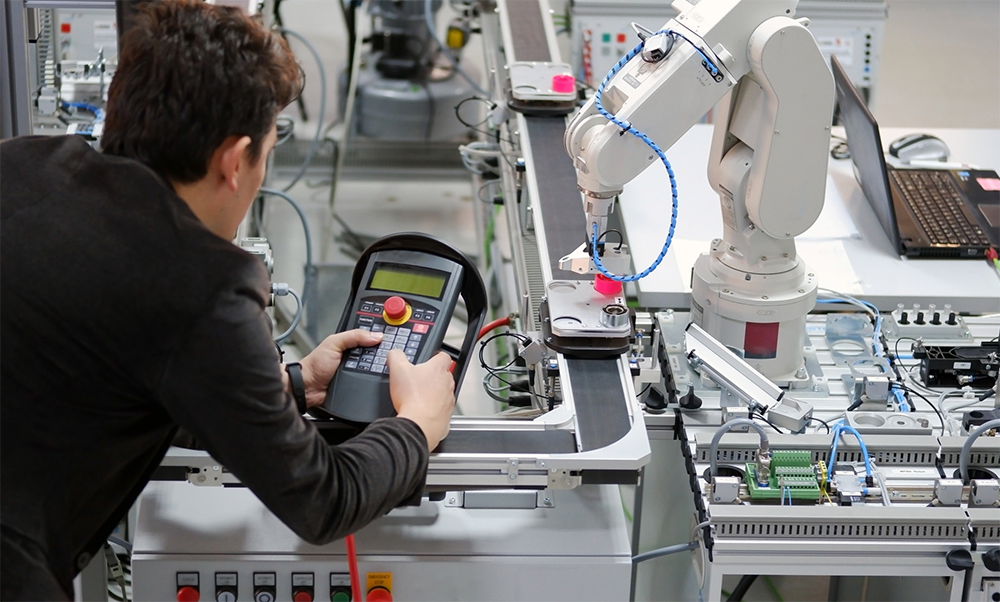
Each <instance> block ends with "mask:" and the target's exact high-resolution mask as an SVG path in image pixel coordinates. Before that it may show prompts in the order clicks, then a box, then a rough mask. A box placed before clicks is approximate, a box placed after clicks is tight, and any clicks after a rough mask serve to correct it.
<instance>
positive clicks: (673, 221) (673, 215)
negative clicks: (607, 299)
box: [590, 29, 719, 282]
mask: <svg viewBox="0 0 1000 602" xmlns="http://www.w3.org/2000/svg"><path fill="white" fill-rule="evenodd" d="M659 34H667V35H671V36H676V37H678V38H681V39H682V40H684V41H685V42H687V43H688V44H691V47H692V48H694V49H695V51H696V52H697V53H698V54H700V55H701V56H702V57H703V58H704V59H705V64H706V66H707V67H708V69H709V71H710V72H711V73H712V75H713V76H715V75H717V74H718V73H719V68H718V67H716V66H715V63H714V62H713V61H712V60H711V59H709V58H708V56H707V55H706V54H705V53H704V52H702V51H701V49H700V48H698V47H697V46H696V45H695V44H694V43H693V42H692V41H691V40H689V39H687V38H686V37H684V36H683V35H681V34H679V33H677V32H675V31H671V30H669V29H661V30H660V31H658V32H656V33H655V34H653V35H659ZM644 44H645V40H644V41H642V42H640V43H639V44H637V45H636V47H635V48H633V49H632V50H631V51H630V52H629V53H628V54H626V55H625V56H624V57H622V58H621V59H620V60H619V61H618V63H617V64H616V65H615V66H614V67H612V68H611V71H609V72H608V74H607V75H606V76H604V80H603V81H602V82H601V85H600V86H598V87H597V91H596V92H595V93H594V107H595V108H597V112H598V113H600V114H601V115H602V116H603V117H604V118H605V119H607V120H608V121H610V122H611V123H613V124H615V125H617V126H618V127H620V128H622V131H623V133H624V132H628V133H629V134H632V135H633V136H635V137H636V138H638V139H639V140H641V141H642V142H643V143H645V144H646V146H648V147H649V148H650V149H652V151H653V152H654V153H656V155H657V156H658V157H659V158H660V161H661V162H662V163H663V166H664V167H666V168H667V176H669V178H670V197H671V211H670V229H669V230H668V231H667V239H666V240H665V241H664V242H663V248H662V249H661V250H660V254H659V255H657V257H656V259H655V260H654V261H653V264H652V265H650V266H649V267H648V268H646V269H645V270H643V271H642V272H640V273H638V274H633V275H631V276H620V275H617V274H612V273H611V272H609V271H608V270H607V269H606V268H605V267H604V265H603V264H602V263H601V258H600V256H599V255H598V250H597V237H598V234H599V233H598V231H597V224H594V233H593V235H592V238H591V244H590V252H591V256H592V258H593V260H594V265H595V266H596V267H597V270H598V271H599V272H600V273H601V274H603V275H604V276H605V277H606V278H609V279H611V280H615V281H617V282H635V281H636V280H639V279H640V278H645V277H646V276H648V275H649V274H650V273H652V271H653V270H655V269H656V268H657V266H659V265H660V262H661V261H663V258H664V257H665V256H666V255H667V251H669V250H670V243H671V242H672V241H673V238H674V229H675V228H676V227H677V180H676V179H674V170H673V168H672V167H671V166H670V161H668V160H667V156H666V155H665V154H664V153H663V150H662V149H660V147H659V146H658V145H657V144H656V143H655V142H653V141H652V140H651V139H650V138H649V136H647V135H646V134H644V133H642V132H640V131H639V130H637V129H635V128H634V127H632V124H630V123H629V122H627V121H622V120H620V119H618V118H617V117H615V116H614V115H612V114H611V113H610V112H608V110H607V109H605V108H604V105H603V104H602V102H601V97H602V96H603V95H604V88H605V87H607V85H608V83H609V82H610V81H611V78H612V77H614V76H615V74H616V73H618V71H620V70H621V68H622V67H624V66H625V65H626V64H628V62H629V61H630V60H632V59H633V58H634V57H635V56H636V55H637V54H639V52H641V51H642V47H643V45H644Z"/></svg>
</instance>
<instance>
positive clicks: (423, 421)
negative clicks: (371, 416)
mask: <svg viewBox="0 0 1000 602" xmlns="http://www.w3.org/2000/svg"><path fill="white" fill-rule="evenodd" d="M386 363H387V364H388V366H389V396H390V397H392V405H393V406H394V407H395V408H396V413H397V414H398V415H399V417H401V418H408V419H410V420H412V421H413V422H416V423H417V426H419V427H420V430H422V431H423V432H424V436H425V437H426V438H427V449H428V450H430V451H433V450H434V448H435V447H437V446H438V443H440V442H441V440H442V439H444V438H445V436H447V435H448V428H449V427H450V425H451V412H452V410H454V409H455V380H454V379H453V378H452V375H451V364H452V361H451V357H449V356H448V354H447V353H444V352H443V351H442V352H441V353H438V354H437V355H435V356H434V357H432V358H431V359H429V360H427V361H426V362H424V363H422V364H418V365H416V366H414V365H413V364H411V363H410V362H409V361H407V359H406V355H404V354H403V352H402V351H400V350H398V349H394V350H392V351H390V352H389V357H388V359H387V360H386Z"/></svg>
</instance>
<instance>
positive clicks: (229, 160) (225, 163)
mask: <svg viewBox="0 0 1000 602" xmlns="http://www.w3.org/2000/svg"><path fill="white" fill-rule="evenodd" d="M249 146H250V136H230V137H228V138H226V139H225V140H224V141H223V142H222V144H221V145H220V146H219V148H217V149H216V150H215V157H214V158H215V163H216V165H218V169H219V175H220V176H221V177H222V180H223V182H224V185H225V186H226V187H227V188H229V190H231V191H233V192H235V191H236V189H237V188H238V182H237V176H239V173H240V170H241V169H246V168H247V166H246V165H243V162H244V160H245V158H246V157H245V155H244V153H245V152H246V150H247V148H249Z"/></svg>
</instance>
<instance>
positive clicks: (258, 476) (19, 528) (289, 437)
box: [0, 137, 428, 600]
mask: <svg viewBox="0 0 1000 602" xmlns="http://www.w3.org/2000/svg"><path fill="white" fill-rule="evenodd" d="M0 169H2V175H0V271H2V286H0V308H2V313H0V325H2V328H0V336H2V346H0V390H2V401H0V429H2V436H0V457H2V460H0V483H2V488H3V489H2V496H0V504H2V505H0V541H2V544H3V547H2V556H0V562H2V564H3V567H2V582H0V583H2V590H3V591H2V597H3V599H5V600H6V599H16V598H35V599H43V598H47V597H51V596H55V595H58V594H59V593H60V591H59V590H61V592H62V594H63V595H65V596H71V595H72V578H73V576H74V575H75V574H76V573H77V572H78V571H79V570H80V569H82V568H83V567H84V566H86V564H87V562H88V561H89V560H90V558H91V557H92V556H93V555H95V554H97V553H98V551H99V550H100V547H101V545H102V543H103V541H104V539H105V538H106V537H107V535H108V534H109V533H110V531H111V530H112V528H113V527H114V526H115V524H116V523H117V521H118V520H120V518H121V517H122V515H123V514H124V512H125V511H126V510H127V509H128V507H129V506H130V505H131V504H132V503H133V502H134V501H135V499H136V497H137V496H138V494H139V493H140V491H141V490H142V488H143V487H144V486H145V484H146V482H147V481H148V479H149V476H150V475H151V473H152V471H153V470H154V469H155V468H156V467H157V465H158V464H159V462H160V460H161V459H162V457H163V454H164V453H165V451H166V449H167V447H168V445H169V442H170V440H171V438H172V436H173V433H174V432H175V431H176V428H177V427H178V426H180V427H183V428H184V429H186V430H187V431H190V432H191V433H192V434H194V435H195V436H196V437H197V438H198V440H199V441H201V442H202V443H203V444H204V446H205V448H206V449H207V450H208V452H210V453H211V454H212V456H213V457H214V458H216V459H217V460H218V461H219V462H221V463H222V464H223V465H225V466H226V468H227V469H229V470H230V471H232V472H233V474H235V475H236V476H237V477H238V478H239V479H240V480H241V481H242V482H243V483H244V484H246V485H247V486H248V487H250V489H251V490H253V492H254V493H255V494H256V495H257V496H258V497H259V498H260V499H261V500H262V501H263V502H264V504H265V505H266V506H267V507H268V508H269V509H270V510H271V511H272V512H274V513H275V514H276V515H277V516H278V517H279V518H280V519H281V520H282V521H283V522H285V523H286V524H287V525H288V526H289V527H290V528H291V529H292V530H293V531H295V532H296V533H297V534H298V535H299V536H301V537H302V538H303V539H305V540H307V541H309V542H312V543H323V542H327V541H332V540H334V539H336V538H339V537H342V536H344V535H346V534H347V533H350V532H352V531H354V530H356V529H358V528H360V527H361V526H363V525H364V524H366V523H367V522H369V521H371V520H372V519H374V518H376V517H378V516H380V515H382V514H384V513H385V512H387V511H388V510H390V509H391V508H393V507H394V506H396V505H398V504H399V503H400V502H401V501H403V500H405V499H408V498H412V497H413V496H415V495H419V493H420V491H421V490H422V488H423V483H424V478H425V476H426V468H427V458H428V453H427V442H426V439H425V438H424V436H423V433H422V432H421V431H420V428H419V427H418V426H417V425H416V424H414V423H413V422H411V421H409V420H405V419H399V418H392V419H384V420H380V421H378V422H376V423H373V424H372V425H371V426H370V427H369V428H368V429H366V430H365V431H364V432H362V433H361V434H360V435H359V436H357V437H355V438H354V439H352V440H350V441H348V442H347V443H344V444H342V445H339V446H336V447H330V446H329V445H328V444H327V443H326V442H325V441H324V440H323V439H322V437H320V436H319V434H318V433H317V431H316V429H315V428H314V427H313V426H312V425H311V424H310V423H309V421H307V420H304V419H303V418H302V417H301V416H299V415H298V413H297V412H296V409H295V403H294V401H293V400H292V399H291V397H290V396H289V395H288V394H287V393H286V392H285V390H284V387H283V385H282V380H281V373H280V364H279V359H278V356H277V352H276V350H275V347H274V345H273V343H271V333H270V322H269V319H268V318H267V316H266V314H265V313H264V307H265V299H266V295H267V293H268V280H267V275H266V273H265V271H264V269H263V267H262V265H261V263H260V262H259V261H258V260H257V259H256V258H254V257H252V256H250V255H249V254H247V253H245V252H244V251H242V250H241V249H239V248H237V247H236V246H234V245H232V244H231V243H229V242H227V241H224V240H222V239H220V238H218V237H217V236H215V235H214V234H212V233H211V232H210V231H209V230H208V229H207V228H205V227H204V225H203V224H202V223H201V222H200V221H199V220H198V219H197V217H196V216H195V215H194V214H193V213H192V212H191V211H190V209H189V208H188V207H187V205H186V204H185V203H184V202H183V201H182V200H181V199H180V198H178V197H177V195H176V194H174V192H173V191H172V190H171V189H170V187H169V186H168V185H166V184H165V182H164V181H163V180H162V179H161V178H160V177H158V176H157V174H155V173H154V172H152V171H151V170H149V169H148V168H146V167H144V166H142V165H141V164H139V163H136V162H134V161H131V160H128V159H123V158H120V157H111V156H107V155H103V154H100V153H98V152H96V151H94V150H93V149H91V148H90V147H89V146H88V145H87V144H86V143H85V142H84V141H83V140H82V139H80V138H77V137H53V138H25V139H14V140H11V141H7V142H4V143H2V144H0Z"/></svg>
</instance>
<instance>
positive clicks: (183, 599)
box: [177, 585, 201, 602]
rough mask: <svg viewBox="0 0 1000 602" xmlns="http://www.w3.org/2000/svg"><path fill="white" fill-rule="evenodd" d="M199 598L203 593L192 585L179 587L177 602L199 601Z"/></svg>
mask: <svg viewBox="0 0 1000 602" xmlns="http://www.w3.org/2000/svg"><path fill="white" fill-rule="evenodd" d="M198 600H201V594H199V593H198V590H196V589H195V588H193V587H191V586H190V585H185V586H184V587H181V588H178V589H177V602H198Z"/></svg>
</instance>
